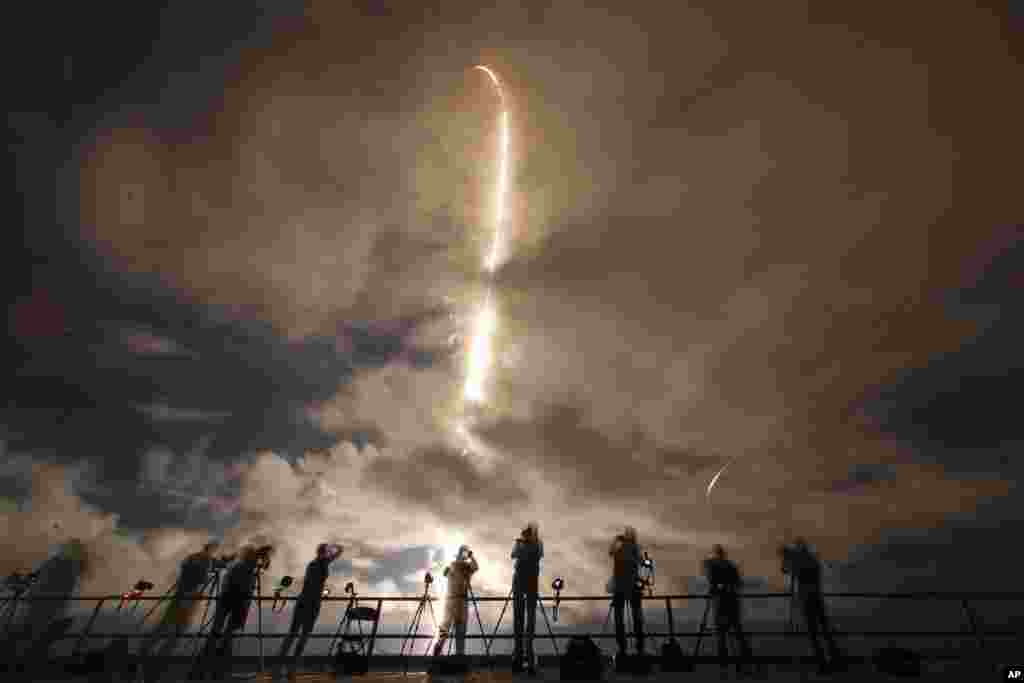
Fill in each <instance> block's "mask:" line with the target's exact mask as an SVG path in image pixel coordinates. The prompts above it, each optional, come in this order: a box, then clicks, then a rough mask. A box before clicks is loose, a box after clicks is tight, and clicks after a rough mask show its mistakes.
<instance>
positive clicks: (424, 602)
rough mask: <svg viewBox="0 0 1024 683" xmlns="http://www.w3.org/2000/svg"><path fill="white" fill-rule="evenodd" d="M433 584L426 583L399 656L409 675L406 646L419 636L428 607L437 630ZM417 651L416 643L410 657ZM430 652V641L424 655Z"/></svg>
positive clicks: (410, 650)
mask: <svg viewBox="0 0 1024 683" xmlns="http://www.w3.org/2000/svg"><path fill="white" fill-rule="evenodd" d="M428 576H429V575H428ZM431 583H432V582H431V581H424V588H423V595H422V596H421V597H420V602H419V605H417V606H416V613H415V614H413V615H412V622H411V623H410V624H409V631H408V632H407V633H406V634H405V639H404V640H403V641H402V649H401V652H400V654H399V656H400V657H402V658H403V661H404V662H405V673H409V660H408V658H406V657H405V646H406V644H407V643H408V642H409V641H410V640H412V639H413V633H416V634H419V632H420V623H421V622H422V621H423V613H424V612H425V611H426V610H427V608H428V607H429V608H430V620H431V621H433V622H434V630H435V631H436V630H437V616H436V615H435V614H434V602H433V600H434V599H433V597H431V595H430V584H431ZM431 640H433V638H431ZM415 649H416V644H415V643H413V644H412V645H410V646H409V654H410V656H412V654H413V652H414V651H415ZM429 651H430V641H429V640H428V641H427V647H426V650H424V652H423V654H424V655H426V654H427V652H429Z"/></svg>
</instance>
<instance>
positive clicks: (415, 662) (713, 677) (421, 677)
mask: <svg viewBox="0 0 1024 683" xmlns="http://www.w3.org/2000/svg"><path fill="white" fill-rule="evenodd" d="M176 659H181V660H182V661H181V662H177V663H176V665H171V666H169V667H167V668H166V669H165V670H164V675H163V677H162V678H161V679H160V680H161V683H179V682H180V683H190V682H189V681H188V678H187V676H186V671H187V662H186V661H184V660H185V659H187V658H176ZM500 659H506V658H500ZM651 659H652V661H653V662H654V664H653V667H652V671H651V673H650V674H648V675H646V676H644V675H637V674H626V673H617V672H615V671H614V670H612V668H611V667H607V668H606V670H605V673H604V677H603V678H602V679H599V680H602V681H606V682H608V683H614V682H617V681H640V680H647V681H651V682H652V683H655V682H656V683H662V682H665V683H667V682H668V681H692V682H693V683H705V682H708V683H710V682H711V681H716V682H718V681H785V682H792V683H797V682H803V681H837V682H838V681H844V682H846V681H848V682H853V681H906V680H907V676H895V675H886V674H883V673H880V672H878V671H877V670H876V669H875V667H874V666H873V664H872V662H871V660H870V659H858V658H851V659H849V660H848V661H847V662H846V663H845V666H844V669H843V670H842V671H837V672H833V673H830V674H819V673H818V672H817V670H816V668H815V665H814V662H813V661H811V660H810V659H809V658H806V659H803V660H789V659H786V660H782V659H773V658H764V657H761V658H755V668H754V670H753V671H751V672H750V673H747V674H745V675H743V676H741V675H740V674H739V673H737V672H736V671H735V669H734V668H733V667H731V666H730V667H729V668H728V669H726V670H724V671H723V670H722V669H721V667H720V666H719V664H718V662H717V661H714V660H712V659H711V658H707V659H706V660H704V661H697V662H696V663H695V666H694V669H693V671H689V672H684V673H676V672H662V671H660V670H659V665H658V661H657V660H658V658H657V657H652V658H651ZM996 659H1001V658H999V657H997V658H996ZM310 660H311V661H307V662H306V665H305V669H304V670H303V671H300V672H298V673H297V674H296V675H295V676H294V677H293V678H290V679H289V678H274V677H273V676H272V675H271V674H270V673H269V671H266V672H260V671H259V662H258V660H256V659H255V658H248V657H243V658H238V659H237V660H236V661H235V663H234V666H233V667H232V669H233V673H231V674H228V675H227V676H226V677H225V678H224V679H222V680H223V681H225V682H227V683H232V682H237V683H242V682H243V681H252V682H253V683H284V681H291V682H294V683H329V682H330V683H333V682H335V681H353V682H354V683H357V682H360V681H363V682H365V683H377V682H380V683H428V682H449V681H451V682H455V681H460V682H464V683H504V682H509V683H510V682H512V681H516V682H519V681H522V682H524V683H526V682H528V681H559V680H562V679H561V677H560V671H559V665H558V661H557V660H556V658H554V657H550V656H548V657H541V658H540V662H539V667H538V670H537V675H536V676H530V675H528V674H526V673H513V672H512V671H511V670H510V667H509V665H508V663H507V662H506V661H502V662H498V663H495V664H494V665H493V668H489V666H488V663H487V662H486V661H485V658H484V657H469V668H470V670H469V671H468V672H467V673H463V674H438V673H430V672H429V671H428V668H429V665H430V660H429V658H426V657H414V658H410V660H409V662H408V665H409V671H408V673H406V672H405V671H404V668H405V662H404V661H403V660H401V659H400V658H398V657H390V656H384V657H379V658H375V661H374V662H373V663H372V665H371V667H372V670H371V671H369V672H368V673H366V674H362V675H351V676H349V675H346V676H342V675H338V676H336V675H335V674H334V673H333V671H330V670H329V662H328V661H327V660H326V658H310ZM316 660H323V661H316ZM53 664H54V665H55V666H54V668H53V669H52V670H50V671H39V672H37V674H36V675H32V676H26V675H24V674H6V675H4V680H19V681H29V680H32V681H40V682H41V683H57V682H58V681H60V682H62V683H99V682H100V681H109V682H111V683H113V682H115V681H122V682H131V681H136V680H137V679H136V678H135V676H134V675H133V674H130V673H124V674H121V673H117V672H104V673H100V674H93V675H92V676H74V675H69V674H66V673H64V672H63V671H61V670H60V669H61V668H62V667H61V666H60V663H59V662H54V663H53ZM265 664H266V666H267V668H268V669H269V666H270V665H269V662H267V663H265ZM1006 664H1007V662H999V661H994V660H993V659H990V658H985V659H981V658H968V659H964V658H956V659H953V658H949V659H946V660H941V659H931V660H925V661H923V662H922V667H921V676H920V678H921V679H927V680H930V681H933V680H934V681H949V682H950V683H952V682H953V681H958V682H962V681H969V682H970V683H984V682H985V681H990V680H991V681H996V680H1003V679H1002V668H1003V667H1004V666H1006Z"/></svg>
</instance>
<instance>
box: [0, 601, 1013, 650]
mask: <svg viewBox="0 0 1024 683" xmlns="http://www.w3.org/2000/svg"><path fill="white" fill-rule="evenodd" d="M743 597H744V599H745V600H755V601H761V600H773V599H774V600H793V599H794V594H793V593H790V592H786V593H746V594H744V596H743ZM824 597H825V598H826V599H830V600H835V599H871V600H899V601H903V600H906V601H944V602H950V603H959V607H960V611H961V612H962V614H963V619H962V622H961V628H960V629H959V630H945V631H938V630H931V631H881V630H872V631H858V630H841V629H833V631H832V632H833V634H834V635H836V636H839V637H843V636H856V637H869V638H870V637H881V638H894V637H913V638H946V639H949V638H962V637H967V638H971V639H973V640H974V641H975V643H976V645H977V647H978V648H979V649H981V648H984V647H985V644H986V641H987V640H988V639H993V638H1003V637H1011V638H1020V637H1021V636H1022V635H1024V631H1022V630H1019V628H1010V629H1007V628H1002V629H997V628H989V629H986V628H985V627H984V625H983V624H982V622H981V620H980V619H979V618H978V613H977V610H976V609H975V604H976V603H979V602H986V601H999V602H1007V601H1020V602H1024V592H1012V593H1005V592H1004V593H985V592H969V593H965V592H959V593H936V592H927V593H924V592H922V593H826V594H824ZM169 599H170V598H168V596H167V595H162V596H157V595H153V596H139V597H133V598H132V600H131V601H132V602H135V603H144V602H148V603H152V602H155V601H161V600H163V601H169ZM198 599H200V600H203V601H206V602H209V601H211V600H217V599H218V598H215V597H208V596H204V597H202V598H198ZM297 599H298V598H297V597H295V596H273V595H271V596H266V595H261V596H255V597H254V598H253V602H254V604H255V606H256V608H257V611H258V616H259V619H258V631H257V632H256V633H238V634H236V636H235V637H236V638H242V639H249V638H256V639H259V641H260V650H261V654H260V657H261V658H262V641H263V640H265V639H267V638H284V637H285V636H286V635H287V632H283V631H275V632H265V631H264V629H263V614H264V612H265V610H264V603H266V602H271V603H276V604H281V603H283V602H284V603H287V602H294V601H296V600H297ZM353 599H354V600H355V603H356V604H363V605H365V604H375V605H376V608H377V614H378V616H379V615H381V614H383V608H384V606H385V603H388V604H391V603H417V604H418V603H421V602H422V601H423V599H424V598H423V596H419V597H410V596H363V595H359V596H357V597H355V598H352V597H350V596H327V597H325V598H324V599H323V601H324V603H325V606H326V605H327V604H330V603H340V604H343V605H346V604H349V603H350V602H351V601H352V600H353ZM428 599H429V600H430V601H431V602H435V603H436V602H441V603H443V602H444V600H445V598H444V597H443V596H433V595H431V596H429V598H428ZM475 599H476V601H477V602H479V603H492V602H493V603H501V602H506V601H507V600H508V596H476V598H475ZM2 600H3V605H4V608H5V609H8V610H10V611H9V613H7V614H6V615H5V616H4V619H5V622H6V623H0V628H2V629H3V632H4V635H5V636H11V635H12V634H13V633H14V631H13V629H12V625H13V623H14V622H15V613H16V612H17V610H18V608H19V605H22V604H27V603H31V602H33V601H37V600H64V601H72V602H76V603H79V604H81V603H86V602H95V603H96V604H95V606H94V608H93V609H92V611H91V613H90V616H89V619H88V620H87V622H86V624H85V625H84V626H83V627H82V628H81V629H80V630H79V631H77V632H73V633H65V634H63V635H61V636H59V637H58V638H57V640H75V641H76V642H75V646H74V652H75V653H77V652H80V651H82V649H83V648H84V646H85V643H86V642H87V641H88V640H93V639H115V640H119V639H136V640H141V639H147V638H150V637H152V635H151V634H150V633H148V632H145V631H142V630H138V631H137V632H134V633H123V632H122V633H102V632H93V627H94V625H95V623H96V621H97V618H98V617H99V615H100V613H101V612H102V611H103V608H104V606H105V605H108V604H111V603H113V604H115V605H122V603H123V600H124V596H122V595H106V596H98V597H88V596H50V595H31V594H29V595H20V596H15V595H11V596H8V597H5V598H2ZM708 600H711V596H709V595H708V594H693V593H690V594H678V595H660V596H659V595H653V596H651V595H644V596H643V602H644V603H645V604H648V605H649V604H651V603H655V604H658V603H660V606H659V611H661V610H663V611H664V614H665V615H666V616H667V624H665V625H667V626H669V630H667V631H666V630H648V629H646V628H645V629H644V633H645V636H646V637H648V638H666V637H669V636H674V637H676V638H680V639H683V638H701V637H704V636H708V635H709V634H711V633H713V623H712V624H709V625H708V628H698V629H697V630H683V629H676V628H675V626H674V623H673V622H674V611H673V602H681V601H688V602H690V601H708ZM555 602H556V597H555V596H552V595H542V596H540V599H539V601H538V604H539V605H542V606H545V607H550V606H552V605H553V604H554V603H555ZM586 602H602V603H605V604H610V602H611V598H610V596H608V595H601V596H594V595H590V596H564V595H563V596H558V597H557V603H558V604H559V605H561V604H563V603H586ZM122 606H123V605H122ZM1022 608H1024V605H1022ZM118 610H119V611H120V608H118ZM1017 613H1018V614H1024V609H1020V610H1018V611H1017ZM644 614H645V621H653V620H651V619H650V616H649V615H651V609H650V608H644ZM510 621H511V619H510ZM409 626H411V622H410V623H409ZM473 626H474V622H473V621H472V616H471V617H470V627H471V628H472V627H473ZM481 626H482V624H481ZM539 626H541V624H538V627H539ZM558 626H560V627H564V629H560V632H553V633H552V634H551V637H552V640H555V639H565V638H570V637H573V636H581V635H585V636H589V637H591V638H595V639H608V638H614V637H615V634H614V633H613V632H612V633H608V632H606V631H605V630H602V631H601V632H595V631H591V630H583V628H581V627H580V626H575V625H572V624H564V623H559V624H558ZM606 626H607V622H606ZM702 626H703V625H702ZM499 627H500V623H499V624H497V625H495V630H494V633H492V634H490V635H488V634H487V633H485V632H483V631H485V629H483V628H480V629H479V630H481V631H482V633H481V634H473V633H472V632H471V630H470V628H467V634H466V638H467V640H483V641H484V647H485V648H486V649H487V650H488V655H490V652H489V650H490V644H492V643H493V641H494V640H495V639H498V640H507V639H512V638H514V637H515V636H514V634H512V633H507V632H506V633H498V632H497V631H498V628H499ZM746 633H747V635H748V636H752V637H773V638H778V637H782V638H791V637H801V638H805V637H807V636H806V633H805V632H802V631H800V630H793V629H789V630H769V631H764V630H761V631H747V632H746ZM203 635H204V634H203V633H200V632H198V631H193V632H186V633H183V634H181V636H180V637H181V638H183V639H195V638H199V637H202V636H203ZM14 637H17V636H14ZM309 637H310V638H311V639H327V638H334V637H336V635H332V634H330V633H316V632H314V633H311V634H310V636H309ZM435 637H436V634H435V635H425V634H422V633H419V632H416V633H412V632H411V629H410V628H408V627H407V628H405V629H403V630H402V631H400V632H383V633H382V632H375V633H374V634H373V638H374V639H375V640H377V639H379V640H395V639H403V640H404V639H408V640H423V639H434V638H435ZM547 637H548V634H547V633H545V632H542V631H541V629H540V628H538V631H537V635H536V638H537V639H538V640H541V639H546V638H547ZM370 647H371V649H370V652H369V654H372V643H371V645H370ZM555 647H556V650H557V643H555Z"/></svg>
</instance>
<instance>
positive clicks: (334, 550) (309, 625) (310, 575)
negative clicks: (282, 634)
mask: <svg viewBox="0 0 1024 683" xmlns="http://www.w3.org/2000/svg"><path fill="white" fill-rule="evenodd" d="M344 550H345V549H344V548H343V547H342V546H340V545H334V544H329V543H321V544H320V545H319V546H317V548H316V557H315V558H314V559H313V560H312V561H311V562H310V563H309V564H308V565H306V576H305V578H304V579H303V581H302V591H301V592H300V593H299V598H298V600H296V602H295V612H294V613H293V614H292V625H291V628H290V629H289V631H288V637H287V638H285V639H284V643H283V644H282V645H281V651H280V652H279V653H278V655H277V657H278V661H279V664H278V666H279V667H280V669H279V670H281V669H283V668H284V663H285V658H286V657H287V656H288V651H289V650H290V649H291V647H292V643H293V642H295V636H296V635H297V634H298V632H299V630H301V631H302V635H301V636H300V637H299V642H298V644H297V645H296V646H295V655H294V656H293V658H292V661H291V666H290V667H289V669H290V670H291V672H292V673H293V674H294V673H295V670H296V667H297V666H298V663H299V660H300V659H301V658H302V652H303V650H305V649H306V641H307V640H309V634H310V632H312V630H313V627H314V626H316V620H317V619H318V618H319V617H320V605H321V603H322V602H323V594H324V584H326V583H327V577H328V576H329V575H330V571H331V563H332V562H334V561H335V560H336V559H338V558H339V557H340V556H341V554H342V552H344Z"/></svg>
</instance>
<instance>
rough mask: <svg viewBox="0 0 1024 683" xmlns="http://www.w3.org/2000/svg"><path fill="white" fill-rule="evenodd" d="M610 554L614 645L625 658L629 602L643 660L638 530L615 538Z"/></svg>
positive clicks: (638, 647) (637, 642) (630, 528)
mask: <svg viewBox="0 0 1024 683" xmlns="http://www.w3.org/2000/svg"><path fill="white" fill-rule="evenodd" d="M608 554H609V555H610V556H611V558H612V567H613V574H612V580H611V586H610V588H611V593H612V607H613V608H614V610H615V641H616V642H617V643H618V645H619V654H620V655H625V654H626V625H625V623H624V621H623V613H622V612H623V610H624V609H625V606H626V599H627V598H628V599H629V606H630V610H631V611H632V612H633V631H634V634H635V636H636V649H637V652H638V653H639V654H640V655H641V656H643V655H644V616H643V612H642V607H641V606H642V602H643V600H642V598H643V587H642V586H641V585H640V546H639V544H638V543H637V540H636V529H634V528H633V527H631V526H627V527H626V529H625V531H624V532H623V533H622V534H621V535H619V536H616V537H615V541H614V542H613V543H612V547H611V548H610V549H609V550H608Z"/></svg>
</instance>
